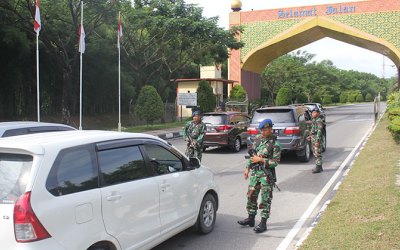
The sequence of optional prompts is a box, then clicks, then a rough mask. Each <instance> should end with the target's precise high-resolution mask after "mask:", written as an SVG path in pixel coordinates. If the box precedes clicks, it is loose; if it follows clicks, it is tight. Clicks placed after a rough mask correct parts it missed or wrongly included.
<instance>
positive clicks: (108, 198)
mask: <svg viewBox="0 0 400 250" xmlns="http://www.w3.org/2000/svg"><path fill="white" fill-rule="evenodd" d="M121 198H122V196H121V195H120V194H113V195H110V196H107V198H106V199H107V200H108V201H116V200H119V199H121Z"/></svg>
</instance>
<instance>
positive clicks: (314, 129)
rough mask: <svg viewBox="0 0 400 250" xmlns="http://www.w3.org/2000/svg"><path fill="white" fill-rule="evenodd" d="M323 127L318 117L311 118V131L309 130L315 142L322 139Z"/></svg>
mask: <svg viewBox="0 0 400 250" xmlns="http://www.w3.org/2000/svg"><path fill="white" fill-rule="evenodd" d="M323 127H324V124H323V121H322V119H321V118H320V117H317V118H312V123H311V130H310V134H311V136H315V139H316V140H320V139H321V137H322V129H323Z"/></svg>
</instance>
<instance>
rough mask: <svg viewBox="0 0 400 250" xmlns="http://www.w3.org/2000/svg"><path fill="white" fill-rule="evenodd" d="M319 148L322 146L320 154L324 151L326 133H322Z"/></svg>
mask: <svg viewBox="0 0 400 250" xmlns="http://www.w3.org/2000/svg"><path fill="white" fill-rule="evenodd" d="M321 146H322V148H321V150H322V152H325V151H326V132H323V133H322V138H321Z"/></svg>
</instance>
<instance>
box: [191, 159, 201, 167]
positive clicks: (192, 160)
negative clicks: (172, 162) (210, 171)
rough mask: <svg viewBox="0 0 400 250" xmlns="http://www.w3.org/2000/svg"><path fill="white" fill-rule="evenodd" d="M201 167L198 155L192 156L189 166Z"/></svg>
mask: <svg viewBox="0 0 400 250" xmlns="http://www.w3.org/2000/svg"><path fill="white" fill-rule="evenodd" d="M199 167H200V160H199V159H198V158H197V157H190V158H189V168H190V169H195V168H199Z"/></svg>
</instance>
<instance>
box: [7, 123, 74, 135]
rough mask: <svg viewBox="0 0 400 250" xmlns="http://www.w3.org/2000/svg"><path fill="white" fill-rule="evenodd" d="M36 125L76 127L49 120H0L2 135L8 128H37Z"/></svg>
mask: <svg viewBox="0 0 400 250" xmlns="http://www.w3.org/2000/svg"><path fill="white" fill-rule="evenodd" d="M35 127H64V128H69V129H71V130H72V129H75V128H74V127H71V126H68V125H65V124H62V123H49V122H34V121H14V122H0V137H1V136H2V135H3V134H4V132H5V131H7V130H12V129H19V128H35Z"/></svg>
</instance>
